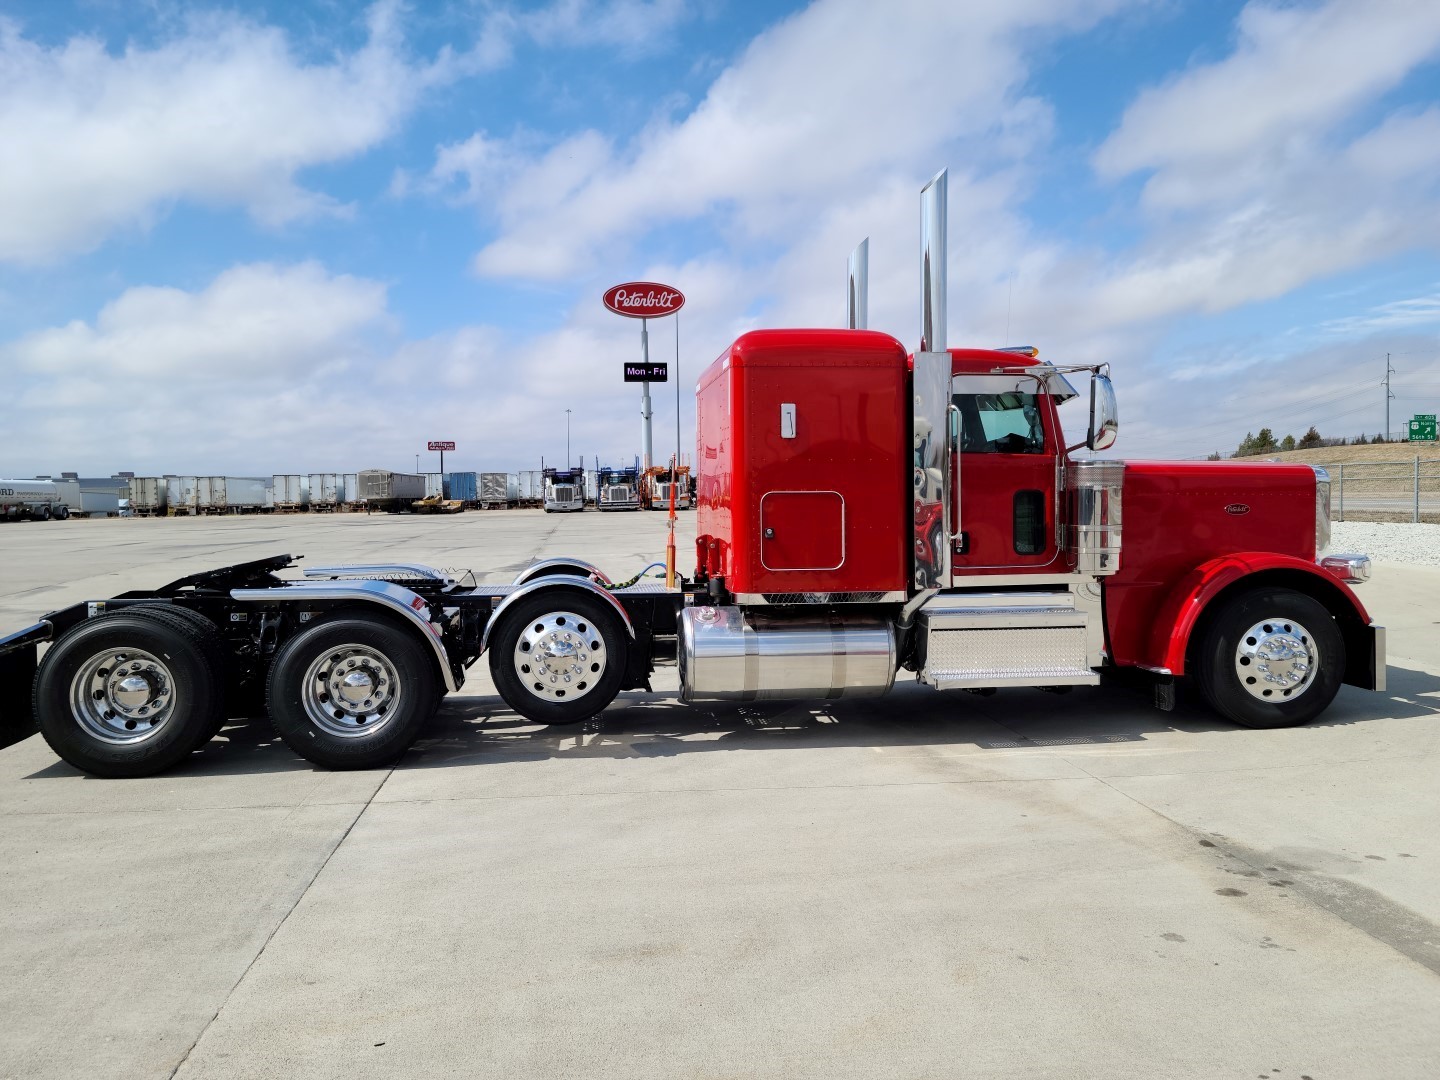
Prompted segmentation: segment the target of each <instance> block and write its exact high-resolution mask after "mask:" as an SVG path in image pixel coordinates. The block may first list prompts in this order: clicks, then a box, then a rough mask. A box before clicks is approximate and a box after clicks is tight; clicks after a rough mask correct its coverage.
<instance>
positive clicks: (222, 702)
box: [126, 604, 239, 742]
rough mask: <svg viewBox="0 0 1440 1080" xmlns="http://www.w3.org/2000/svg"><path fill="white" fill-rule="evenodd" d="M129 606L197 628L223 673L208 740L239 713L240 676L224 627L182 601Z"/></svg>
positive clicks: (149, 616) (200, 642)
mask: <svg viewBox="0 0 1440 1080" xmlns="http://www.w3.org/2000/svg"><path fill="white" fill-rule="evenodd" d="M126 610H127V611H128V612H129V613H130V614H131V615H139V616H140V617H141V618H146V619H155V620H156V621H157V622H162V623H165V624H166V625H169V626H188V627H191V628H193V630H194V632H195V635H196V639H195V640H196V644H197V645H198V646H199V647H200V648H202V649H204V650H205V652H206V653H207V654H208V655H209V657H210V661H211V663H212V664H213V666H214V668H215V670H216V671H218V672H220V673H221V678H220V694H219V701H218V702H217V708H216V710H215V715H214V716H213V717H211V720H210V734H209V735H208V736H207V737H206V739H205V741H206V742H208V741H209V740H210V739H212V738H214V737H215V734H216V732H218V731H219V730H220V729H221V728H223V727H224V726H225V720H226V719H227V718H228V717H231V716H237V715H239V714H238V713H236V712H235V711H233V709H232V708H231V705H232V704H233V702H234V700H235V698H236V696H237V695H236V692H235V691H236V683H237V681H238V676H237V672H236V670H235V662H234V658H233V657H232V656H231V655H230V650H229V649H228V648H227V647H226V645H225V640H224V639H223V638H222V637H221V636H220V628H219V627H218V626H216V625H215V623H214V622H212V621H211V620H210V619H207V618H206V617H205V616H204V615H201V614H200V613H199V612H198V611H192V610H190V609H189V608H187V607H182V606H181V605H179V604H136V605H135V606H134V607H132V608H127V609H126Z"/></svg>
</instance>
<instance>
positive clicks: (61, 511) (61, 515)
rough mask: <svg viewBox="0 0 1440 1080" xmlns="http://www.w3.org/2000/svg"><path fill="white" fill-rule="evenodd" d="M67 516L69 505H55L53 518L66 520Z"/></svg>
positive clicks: (68, 515) (68, 514)
mask: <svg viewBox="0 0 1440 1080" xmlns="http://www.w3.org/2000/svg"><path fill="white" fill-rule="evenodd" d="M69 518H70V507H68V506H57V507H56V508H55V520H56V521H68V520H69Z"/></svg>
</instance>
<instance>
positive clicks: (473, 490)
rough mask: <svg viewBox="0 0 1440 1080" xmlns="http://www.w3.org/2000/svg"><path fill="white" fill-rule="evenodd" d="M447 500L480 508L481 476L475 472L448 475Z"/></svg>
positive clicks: (446, 479) (446, 476)
mask: <svg viewBox="0 0 1440 1080" xmlns="http://www.w3.org/2000/svg"><path fill="white" fill-rule="evenodd" d="M445 498H447V499H453V500H455V501H456V502H461V503H464V504H465V505H466V506H478V505H479V504H480V474H478V473H473V472H448V473H446V474H445Z"/></svg>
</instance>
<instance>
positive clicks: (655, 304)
mask: <svg viewBox="0 0 1440 1080" xmlns="http://www.w3.org/2000/svg"><path fill="white" fill-rule="evenodd" d="M604 301H605V306H606V307H607V308H609V309H610V310H611V311H613V312H615V314H616V315H624V316H626V317H628V318H631V319H658V318H660V317H661V316H662V315H674V314H675V312H677V311H679V310H680V309H681V308H682V307H684V306H685V294H684V293H682V292H681V291H680V290H679V289H676V288H672V287H671V286H669V285H659V284H657V283H656V282H653V281H627V282H626V283H625V284H624V285H615V286H612V287H611V288H609V289H606V290H605V296H604Z"/></svg>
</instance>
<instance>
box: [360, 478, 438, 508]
mask: <svg viewBox="0 0 1440 1080" xmlns="http://www.w3.org/2000/svg"><path fill="white" fill-rule="evenodd" d="M347 477H348V474H347ZM355 487H356V491H355V493H354V494H353V495H352V496H351V497H350V501H351V502H354V503H358V504H360V505H362V506H365V507H367V508H369V509H374V510H388V511H391V512H395V513H398V512H399V511H401V510H408V509H409V508H410V504H411V503H414V502H417V501H419V500H420V499H423V498H425V477H424V476H422V475H420V474H418V473H397V472H391V471H390V470H388V469H365V470H362V471H361V472H360V473H358V474H356V481H355Z"/></svg>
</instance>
